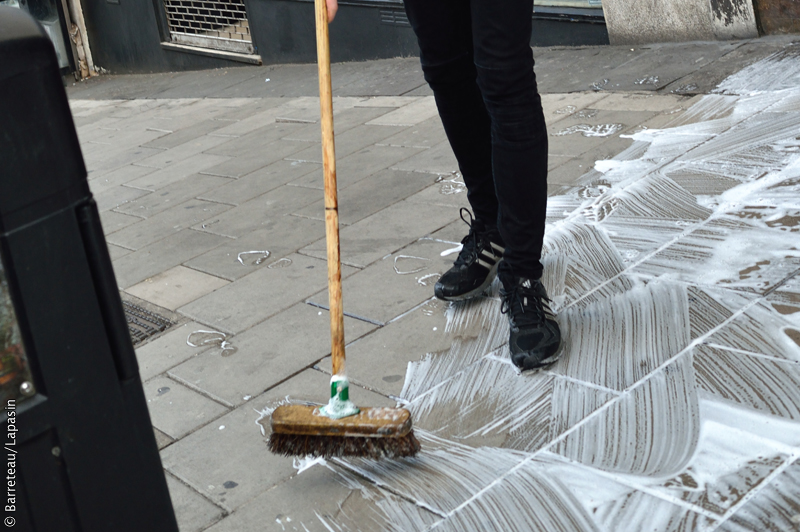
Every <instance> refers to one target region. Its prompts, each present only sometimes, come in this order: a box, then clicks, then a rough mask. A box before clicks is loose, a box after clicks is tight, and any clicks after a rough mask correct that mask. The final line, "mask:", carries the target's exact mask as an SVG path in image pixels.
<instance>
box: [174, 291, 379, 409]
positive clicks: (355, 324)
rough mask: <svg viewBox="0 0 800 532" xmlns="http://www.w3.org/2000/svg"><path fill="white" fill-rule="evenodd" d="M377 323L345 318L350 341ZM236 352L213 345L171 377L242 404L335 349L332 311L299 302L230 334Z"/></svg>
mask: <svg viewBox="0 0 800 532" xmlns="http://www.w3.org/2000/svg"><path fill="white" fill-rule="evenodd" d="M375 328H376V326H375V325H373V324H371V323H367V322H364V321H361V320H356V319H353V318H345V341H346V342H348V343H350V342H353V341H354V340H357V339H358V338H360V337H362V336H363V335H365V334H367V333H369V332H370V331H372V330H373V329H375ZM229 341H230V343H231V345H232V346H233V347H235V348H236V351H235V352H234V353H233V354H231V355H227V356H226V353H220V352H219V350H208V351H206V352H204V353H203V354H201V355H199V356H197V357H192V358H190V359H189V360H187V361H186V362H184V363H183V364H181V365H179V366H177V367H174V368H172V369H171V370H170V371H169V375H170V376H174V377H176V378H178V379H179V380H180V381H181V382H187V383H190V384H191V385H192V386H193V387H195V388H197V389H200V390H203V391H205V392H208V393H209V394H211V396H213V397H219V398H221V399H224V400H225V401H227V402H228V403H230V404H232V405H235V406H239V405H241V404H243V403H245V402H246V401H248V400H249V399H245V398H251V397H256V396H258V395H260V394H261V393H262V392H264V391H265V390H268V389H270V388H272V387H274V386H275V385H277V384H278V383H281V382H283V381H285V380H286V379H288V378H290V377H292V376H293V375H295V374H297V373H299V372H300V371H302V370H304V369H306V368H308V367H309V366H310V365H312V364H314V363H316V362H318V361H319V360H320V359H322V358H323V357H325V356H326V355H328V354H329V353H330V351H331V340H330V315H329V313H328V312H327V311H325V310H322V309H320V308H318V307H314V306H311V305H308V304H305V303H299V304H297V305H294V306H292V307H290V308H289V309H287V310H285V311H283V312H281V313H279V314H277V315H275V316H273V317H272V318H270V319H268V320H266V321H264V322H262V323H260V324H258V325H256V326H255V327H252V328H251V329H248V330H247V331H245V332H243V333H241V334H237V335H236V336H234V337H232V338H230V340H229Z"/></svg>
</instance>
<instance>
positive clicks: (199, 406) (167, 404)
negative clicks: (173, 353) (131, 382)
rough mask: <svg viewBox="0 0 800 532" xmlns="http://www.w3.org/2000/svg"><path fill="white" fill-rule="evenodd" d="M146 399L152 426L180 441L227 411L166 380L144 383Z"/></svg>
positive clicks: (159, 379)
mask: <svg viewBox="0 0 800 532" xmlns="http://www.w3.org/2000/svg"><path fill="white" fill-rule="evenodd" d="M144 396H145V398H146V399H147V409H148V410H149V411H150V419H151V420H152V422H153V426H154V427H156V428H157V429H158V430H160V431H161V432H163V433H164V434H166V435H167V436H169V437H170V438H173V439H176V440H177V439H180V438H182V437H184V436H186V435H187V434H189V433H190V432H192V431H194V430H195V429H197V428H198V427H201V426H203V425H205V424H206V423H208V422H210V421H211V420H213V419H216V418H218V417H219V416H221V415H223V414H224V413H226V412H227V411H228V409H227V408H226V407H224V406H222V405H221V404H219V403H217V402H215V401H212V400H211V399H209V398H207V397H204V396H202V395H200V394H199V393H197V392H195V391H193V390H190V389H189V388H187V387H185V386H183V385H181V384H178V383H177V382H175V381H174V380H172V379H169V378H167V377H155V378H154V379H152V380H149V381H147V382H145V383H144Z"/></svg>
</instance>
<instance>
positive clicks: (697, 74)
mask: <svg viewBox="0 0 800 532" xmlns="http://www.w3.org/2000/svg"><path fill="white" fill-rule="evenodd" d="M794 39H796V37H793V36H790V35H782V36H778V35H774V36H767V37H762V38H759V39H753V40H749V41H734V42H732V43H731V48H733V49H732V50H731V51H730V52H729V53H726V54H724V55H722V56H721V57H719V59H717V60H716V61H714V63H713V64H712V65H711V66H710V68H704V69H698V70H696V71H693V72H692V73H689V74H687V75H686V76H684V77H681V78H679V79H677V80H676V81H674V82H672V83H671V84H669V85H667V86H666V87H664V89H663V90H664V91H665V92H673V91H674V92H676V93H679V94H702V93H708V92H711V91H712V90H714V89H715V88H716V87H717V85H719V84H720V83H721V82H722V81H723V80H724V79H725V78H727V77H728V76H730V75H731V74H733V73H734V72H737V71H739V70H741V69H743V68H745V67H746V66H748V65H751V64H753V63H755V62H756V61H758V60H760V59H763V58H765V57H767V56H769V55H771V54H773V53H775V52H778V51H780V50H782V49H784V48H785V47H786V46H787V44H788V43H790V42H791V41H792V40H794ZM737 44H738V46H736V45H737Z"/></svg>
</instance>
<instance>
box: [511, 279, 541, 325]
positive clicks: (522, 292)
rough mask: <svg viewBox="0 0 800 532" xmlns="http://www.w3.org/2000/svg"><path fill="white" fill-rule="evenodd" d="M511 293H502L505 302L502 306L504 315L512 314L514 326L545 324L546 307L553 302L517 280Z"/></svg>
mask: <svg viewBox="0 0 800 532" xmlns="http://www.w3.org/2000/svg"><path fill="white" fill-rule="evenodd" d="M514 281H515V282H514V286H513V287H512V288H511V290H510V291H503V292H502V293H501V295H502V298H503V301H502V303H501V305H500V312H501V313H502V314H511V321H512V323H513V324H514V325H517V326H524V325H540V324H542V323H544V322H545V319H546V317H545V312H544V306H545V305H548V303H551V302H552V301H551V300H550V298H548V297H546V296H542V295H540V294H538V293H536V292H535V291H534V290H533V289H531V288H526V287H524V286H523V285H522V284H520V283H519V282H517V280H516V279H515V280H514ZM548 308H549V305H548Z"/></svg>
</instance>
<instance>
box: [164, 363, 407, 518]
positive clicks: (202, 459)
mask: <svg viewBox="0 0 800 532" xmlns="http://www.w3.org/2000/svg"><path fill="white" fill-rule="evenodd" d="M329 379H330V377H328V376H327V375H325V374H324V373H321V372H318V371H316V370H306V371H304V372H303V373H301V374H300V375H298V376H296V377H294V378H292V379H290V380H288V381H286V382H285V383H283V384H281V385H280V386H277V387H275V388H272V389H271V390H269V391H267V392H265V393H264V394H262V395H260V396H258V397H256V398H253V399H251V400H250V401H248V402H247V403H246V404H244V405H242V406H240V407H239V408H237V409H235V410H233V411H232V412H230V413H229V414H226V415H224V416H222V417H221V418H219V419H217V420H215V421H214V422H213V423H210V424H209V425H206V426H205V427H203V428H201V429H200V430H197V431H195V432H194V433H192V434H191V435H189V436H187V437H186V438H183V439H182V440H180V441H177V442H175V443H173V444H172V445H170V446H169V447H167V448H166V449H164V450H163V451H161V461H162V463H163V464H164V468H165V469H166V470H167V471H168V472H170V473H173V474H175V475H176V476H177V477H179V478H181V479H182V480H184V481H185V482H187V483H188V484H189V485H190V486H192V487H193V488H194V489H196V490H197V491H199V492H200V493H202V494H203V495H204V496H206V497H208V498H210V499H211V500H212V501H214V502H216V503H217V504H220V505H222V506H224V507H226V508H229V509H230V510H235V509H236V508H238V507H240V506H242V505H244V504H245V503H247V502H248V501H250V500H252V499H253V498H254V497H256V496H258V495H259V494H261V493H264V492H266V491H268V490H270V489H271V488H272V487H273V486H275V485H277V484H279V483H280V482H282V481H284V480H286V479H288V478H290V477H292V476H293V475H294V474H295V469H294V467H293V466H292V460H291V459H287V458H285V457H283V456H276V455H273V454H272V453H270V452H269V450H268V449H267V444H266V440H267V437H268V435H269V433H268V432H266V430H267V429H265V432H263V433H262V428H263V427H269V414H271V413H272V410H274V409H275V408H276V407H277V406H278V405H279V404H281V403H282V402H285V401H286V400H287V397H288V398H289V400H291V401H304V402H305V401H314V402H318V403H320V404H323V403H325V402H327V399H328V395H329V394H330V381H329ZM350 391H351V397H353V398H358V401H359V403H361V404H369V405H371V406H394V405H395V403H394V402H392V401H390V400H389V399H386V398H385V397H383V396H380V395H378V394H374V393H371V392H368V391H366V390H363V389H360V388H359V387H358V386H355V385H351V387H350ZM262 413H263V414H262ZM259 420H260V421H261V423H262V424H258V423H257V422H258V421H259ZM220 449H228V450H229V451H228V452H220ZM226 483H227V485H228V486H232V487H226ZM234 484H235V486H234ZM273 519H274V518H273ZM271 522H273V521H270V523H271Z"/></svg>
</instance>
